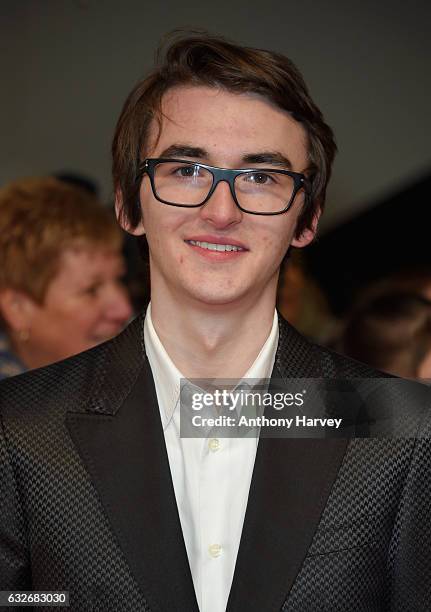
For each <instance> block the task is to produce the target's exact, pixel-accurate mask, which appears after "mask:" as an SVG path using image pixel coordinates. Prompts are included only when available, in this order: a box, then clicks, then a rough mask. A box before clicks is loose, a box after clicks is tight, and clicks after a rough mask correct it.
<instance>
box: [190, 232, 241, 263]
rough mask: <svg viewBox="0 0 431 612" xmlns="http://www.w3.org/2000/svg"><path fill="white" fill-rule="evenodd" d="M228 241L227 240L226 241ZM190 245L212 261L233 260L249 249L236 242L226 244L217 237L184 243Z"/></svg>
mask: <svg viewBox="0 0 431 612" xmlns="http://www.w3.org/2000/svg"><path fill="white" fill-rule="evenodd" d="M224 240H226V239H224ZM184 242H185V243H186V244H189V245H190V246H191V247H192V248H193V249H194V250H196V251H197V252H199V253H200V254H201V255H204V256H207V257H210V258H211V259H214V258H216V259H217V260H220V259H223V260H225V259H226V258H229V259H231V258H232V257H237V256H238V255H239V254H241V253H245V252H247V251H248V249H247V248H246V247H245V246H244V245H242V244H240V243H238V242H237V241H236V240H232V241H229V242H224V241H223V239H220V238H215V237H212V236H211V237H208V238H207V237H206V236H205V239H204V238H201V239H200V240H198V239H188V240H185V241H184Z"/></svg>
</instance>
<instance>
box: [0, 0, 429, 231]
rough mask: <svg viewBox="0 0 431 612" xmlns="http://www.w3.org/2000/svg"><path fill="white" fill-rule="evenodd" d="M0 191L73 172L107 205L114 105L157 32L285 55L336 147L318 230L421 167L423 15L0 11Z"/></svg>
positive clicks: (239, 9) (387, 6)
mask: <svg viewBox="0 0 431 612" xmlns="http://www.w3.org/2000/svg"><path fill="white" fill-rule="evenodd" d="M0 12H1V15H2V17H1V21H0V62H1V63H0V70H1V97H0V100H1V114H0V117H1V119H0V121H1V132H0V133H1V148H0V184H3V183H5V182H7V181H9V180H11V179H13V178H17V177H19V176H22V175H25V176H28V175H35V174H46V173H51V172H54V171H58V170H70V171H73V170H74V171H77V172H82V173H84V174H87V175H89V176H92V177H93V178H95V179H96V180H97V181H98V182H99V183H100V185H101V187H102V195H103V198H104V199H105V200H108V199H109V198H110V197H111V183H110V140H111V137H112V133H113V129H114V125H115V122H116V119H117V117H118V114H119V111H120V108H121V106H122V103H123V101H124V99H125V97H126V95H127V94H128V92H129V91H130V89H131V88H132V86H133V84H134V83H135V82H136V81H137V80H138V79H139V78H140V77H141V76H142V75H143V74H144V73H145V71H146V70H147V69H148V68H150V67H151V65H152V60H153V55H154V50H155V48H156V46H157V44H158V42H159V40H160V38H161V36H162V35H163V34H164V33H166V32H167V31H169V30H171V29H173V28H175V27H199V28H207V29H210V30H211V32H213V33H219V34H223V35H225V36H227V37H229V38H232V39H234V40H236V41H238V42H241V43H244V44H247V45H252V46H258V47H266V48H271V49H274V50H277V51H280V52H283V53H285V54H287V55H288V56H289V57H291V59H293V60H294V61H295V63H296V64H297V65H298V67H299V68H300V69H301V71H302V72H303V74H304V76H305V79H306V81H307V83H308V84H309V87H310V89H311V92H312V95H313V97H314V98H315V100H316V101H317V103H318V104H319V105H320V107H321V108H322V110H323V111H324V114H325V116H326V119H327V121H328V122H329V123H330V124H331V125H332V126H333V128H334V130H335V132H336V136H337V141H338V146H339V149H340V152H339V155H338V158H337V162H336V166H335V172H334V178H333V181H332V186H331V189H330V191H329V198H328V208H327V214H326V227H329V226H331V225H334V224H335V223H337V221H339V220H341V219H344V218H348V217H350V216H352V215H353V214H354V212H355V211H356V210H359V209H360V208H361V207H365V206H366V205H367V204H368V203H370V202H374V201H375V200H376V199H378V198H380V197H384V196H385V195H387V194H389V193H390V192H392V191H396V190H397V189H398V188H399V187H402V186H403V185H404V184H405V183H408V182H409V181H412V180H415V178H416V177H419V176H420V175H421V174H423V173H424V172H426V171H427V170H429V169H430V168H431V146H430V141H431V120H430V107H431V104H430V102H431V95H430V93H431V35H430V31H431V3H430V2H427V1H425V0H423V1H415V0H411V1H410V2H408V3H406V2H399V1H390V0H382V1H381V2H380V3H377V2H370V1H368V0H365V1H362V2H349V1H344V2H342V1H337V2H330V1H327V2H324V1H321V2H317V1H314V2H313V1H311V0H301V1H300V2H299V1H296V2H293V1H292V0H284V1H282V2H275V1H272V0H266V1H263V0H259V1H258V2H256V1H250V0H249V1H243V0H237V1H235V0H231V1H229V2H228V1H226V0H218V1H215V2H207V1H204V0H202V1H201V2H197V1H195V0H193V1H190V2H184V1H180V0H178V1H173V0H165V1H164V2H162V1H159V2H157V0H154V2H148V1H147V0H145V1H143V0H141V1H137V0H123V1H122V2H119V1H118V0H104V1H100V0H98V1H96V0H94V1H92V0H80V1H79V0H37V1H36V0H16V1H14V0H0Z"/></svg>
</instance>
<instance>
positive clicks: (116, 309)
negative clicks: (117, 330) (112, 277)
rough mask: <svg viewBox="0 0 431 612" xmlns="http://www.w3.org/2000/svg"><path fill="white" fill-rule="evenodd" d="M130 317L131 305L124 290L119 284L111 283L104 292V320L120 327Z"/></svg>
mask: <svg viewBox="0 0 431 612" xmlns="http://www.w3.org/2000/svg"><path fill="white" fill-rule="evenodd" d="M131 316H132V305H131V303H130V299H129V295H128V293H127V290H126V288H125V287H124V286H123V285H122V284H120V283H113V284H112V285H111V287H110V288H109V290H108V291H106V292H105V317H106V319H107V320H109V321H110V322H112V323H115V324H117V325H118V326H119V327H121V326H122V325H124V324H125V323H127V321H128V320H129V319H130V317H131Z"/></svg>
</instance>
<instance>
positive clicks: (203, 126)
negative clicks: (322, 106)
mask: <svg viewBox="0 0 431 612" xmlns="http://www.w3.org/2000/svg"><path fill="white" fill-rule="evenodd" d="M162 111H163V122H162V126H161V132H160V136H159V138H158V139H157V129H156V126H155V125H153V129H152V132H151V134H150V141H149V147H148V150H147V156H148V157H168V158H176V159H185V160H190V161H196V162H202V163H206V164H209V165H212V166H219V167H223V168H249V167H256V168H272V169H274V170H277V169H281V168H284V169H290V170H293V171H296V172H303V171H304V170H305V169H306V168H307V144H306V134H305V131H304V129H303V127H302V126H301V125H300V124H299V123H298V122H296V121H294V120H293V119H292V118H291V117H290V116H289V115H288V114H287V113H285V112H283V111H282V110H280V109H278V108H276V107H275V106H273V105H271V104H270V103H269V102H267V101H266V100H265V99H263V98H262V97H259V96H256V95H250V94H233V93H229V92H226V91H222V90H218V89H213V88H208V87H196V86H195V87H178V88H174V89H171V90H169V91H168V92H167V94H166V95H165V96H164V98H163V100H162ZM259 155H261V156H263V155H264V156H265V162H264V163H250V162H249V161H248V160H250V159H251V158H256V159H257V156H259ZM282 158H285V159H286V160H289V162H290V166H288V165H284V166H282V167H280V165H279V164H280V159H282ZM266 160H269V161H266ZM140 197H141V206H142V213H143V220H142V223H141V224H140V225H139V226H138V227H137V228H136V230H134V232H133V233H135V234H142V233H144V232H145V233H146V235H147V239H148V244H149V250H150V269H151V285H152V295H153V296H154V295H160V296H166V295H168V294H170V295H171V296H172V297H174V298H175V299H176V301H177V302H178V304H183V305H184V304H185V303H187V302H189V303H192V304H193V303H194V304H197V303H199V304H201V305H207V306H211V305H218V306H222V305H226V306H228V305H229V306H230V307H234V306H235V305H240V304H241V303H242V304H249V305H251V304H253V303H256V301H258V300H262V299H268V300H270V301H274V300H275V292H276V285H277V278H278V270H279V267H280V263H281V261H282V259H283V257H284V255H285V253H286V251H287V249H288V247H289V245H290V244H293V245H294V246H299V247H301V246H305V244H308V243H309V242H310V241H311V240H312V238H313V235H314V233H313V232H312V231H311V230H306V231H305V233H304V234H303V235H302V236H301V237H300V238H299V239H295V238H294V232H295V227H296V223H297V219H298V215H299V213H300V211H301V207H302V204H303V200H304V194H303V192H302V191H300V192H299V193H298V194H297V196H296V198H295V201H294V204H293V205H292V207H291V208H290V210H289V211H288V212H287V213H284V214H281V215H276V216H267V217H265V216H258V215H252V214H248V213H244V212H242V211H241V210H240V209H239V208H238V207H237V206H236V204H235V202H234V200H233V198H232V195H231V193H230V190H229V185H228V184H227V183H225V182H222V183H219V184H218V186H217V188H216V190H215V192H214V193H213V195H212V197H211V198H210V200H209V201H208V202H207V203H206V204H205V205H204V206H202V207H200V208H189V209H187V208H176V207H173V206H168V205H166V204H162V203H160V202H159V201H157V200H156V199H155V198H154V195H153V193H152V191H151V186H150V181H149V178H148V176H146V175H144V178H143V180H142V186H141V191H140ZM191 241H192V242H191ZM196 241H198V242H200V243H202V242H207V243H216V244H220V243H222V244H226V245H234V246H238V245H239V246H240V247H241V248H242V250H240V251H226V252H220V251H214V250H208V249H206V248H202V247H201V246H198V245H196V244H193V243H196Z"/></svg>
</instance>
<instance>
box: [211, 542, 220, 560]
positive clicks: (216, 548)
mask: <svg viewBox="0 0 431 612" xmlns="http://www.w3.org/2000/svg"><path fill="white" fill-rule="evenodd" d="M208 551H209V553H210V555H211V557H212V558H213V559H215V558H216V557H220V554H221V545H220V544H211V546H209V547H208Z"/></svg>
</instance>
